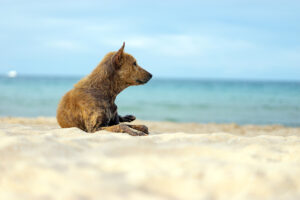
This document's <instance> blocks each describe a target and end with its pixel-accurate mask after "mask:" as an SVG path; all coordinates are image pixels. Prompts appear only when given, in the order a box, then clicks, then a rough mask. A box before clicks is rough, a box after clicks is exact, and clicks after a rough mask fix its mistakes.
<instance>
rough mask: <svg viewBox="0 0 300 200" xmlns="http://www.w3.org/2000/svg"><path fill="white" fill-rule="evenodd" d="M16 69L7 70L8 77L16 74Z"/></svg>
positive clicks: (13, 76)
mask: <svg viewBox="0 0 300 200" xmlns="http://www.w3.org/2000/svg"><path fill="white" fill-rule="evenodd" d="M17 74H18V73H17V71H15V70H11V71H9V72H8V73H7V76H8V77H9V78H15V77H16V76H17Z"/></svg>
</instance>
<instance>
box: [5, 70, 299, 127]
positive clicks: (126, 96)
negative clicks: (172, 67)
mask: <svg viewBox="0 0 300 200" xmlns="http://www.w3.org/2000/svg"><path fill="white" fill-rule="evenodd" d="M80 78H81V77H54V76H53V77H46V76H40V77H38V76H18V77H15V78H9V77H6V76H0V116H12V117H38V116H47V117H48V116H50V117H54V116H55V115H56V108H57V105H58V102H59V100H60V99H61V97H62V96H63V95H64V94H65V93H66V92H67V91H68V90H70V89H71V88H72V87H73V85H74V84H75V83H76V82H77V81H78V80H79V79H80ZM116 104H117V105H118V111H119V114H120V115H126V114H133V115H135V116H136V117H137V118H138V119H142V120H152V121H172V122H197V123H237V124H241V125H242V124H258V125H267V124H280V125H285V126H291V127H296V126H300V82H276V81H238V80H206V79H205V80H204V79H200V80H196V79H195V80H194V79H186V80H185V79H152V80H150V81H149V82H148V83H147V84H145V85H141V86H132V87H129V88H127V89H125V90H124V91H123V92H121V94H119V95H118V97H117V100H116Z"/></svg>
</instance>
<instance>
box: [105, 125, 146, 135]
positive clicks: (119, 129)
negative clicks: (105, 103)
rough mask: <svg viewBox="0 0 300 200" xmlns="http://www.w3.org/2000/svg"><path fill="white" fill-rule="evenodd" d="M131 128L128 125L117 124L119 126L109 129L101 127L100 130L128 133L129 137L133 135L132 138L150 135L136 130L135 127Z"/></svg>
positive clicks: (109, 127)
mask: <svg viewBox="0 0 300 200" xmlns="http://www.w3.org/2000/svg"><path fill="white" fill-rule="evenodd" d="M130 126H134V125H130ZM130 126H129V125H127V124H117V125H113V126H108V127H101V128H100V130H106V131H110V132H116V133H128V134H129V135H132V136H144V135H148V132H147V133H145V132H143V131H140V130H138V129H134V128H133V127H132V128H131V127H130ZM136 126H138V125H136Z"/></svg>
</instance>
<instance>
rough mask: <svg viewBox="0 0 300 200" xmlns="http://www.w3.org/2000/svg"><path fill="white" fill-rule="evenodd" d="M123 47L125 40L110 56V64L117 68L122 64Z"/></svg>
mask: <svg viewBox="0 0 300 200" xmlns="http://www.w3.org/2000/svg"><path fill="white" fill-rule="evenodd" d="M124 47H125V42H123V45H122V47H121V48H120V49H119V50H118V51H117V52H116V53H115V55H113V57H112V64H113V66H115V67H117V68H118V67H121V65H122V58H123V51H124Z"/></svg>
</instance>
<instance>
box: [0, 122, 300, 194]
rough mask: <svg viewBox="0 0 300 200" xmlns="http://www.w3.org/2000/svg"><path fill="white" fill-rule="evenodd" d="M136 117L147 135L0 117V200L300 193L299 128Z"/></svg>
mask: <svg viewBox="0 0 300 200" xmlns="http://www.w3.org/2000/svg"><path fill="white" fill-rule="evenodd" d="M138 123H142V124H146V125H148V126H149V128H150V131H151V132H152V134H150V136H146V137H132V136H129V135H126V134H118V133H108V132H97V133H94V134H87V133H84V132H82V131H81V130H79V129H77V128H70V129H60V128H59V127H58V126H57V124H56V121H55V119H54V118H35V119H26V118H23V119H22V118H0V199H1V200H10V199H16V200H20V199H22V200H23V199H30V200H34V199H45V200H48V199H64V200H67V199H81V200H87V199H103V200H104V199H109V200H113V199H212V200H213V199H300V128H285V127H282V126H263V127H262V126H261V127H259V126H242V127H241V126H237V125H234V124H228V125H215V124H208V125H200V124H179V123H166V122H141V121H139V122H138Z"/></svg>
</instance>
